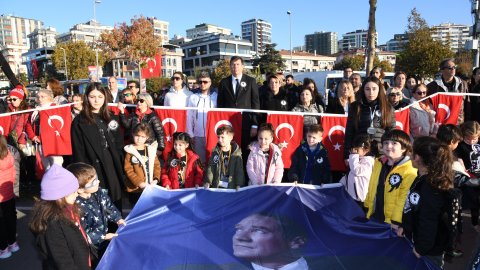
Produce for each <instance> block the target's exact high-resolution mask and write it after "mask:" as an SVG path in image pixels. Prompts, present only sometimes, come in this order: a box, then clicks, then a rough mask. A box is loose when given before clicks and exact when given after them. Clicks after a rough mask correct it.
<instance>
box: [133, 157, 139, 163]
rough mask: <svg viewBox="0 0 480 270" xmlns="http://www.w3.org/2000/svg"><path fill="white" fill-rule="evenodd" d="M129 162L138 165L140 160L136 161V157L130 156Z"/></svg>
mask: <svg viewBox="0 0 480 270" xmlns="http://www.w3.org/2000/svg"><path fill="white" fill-rule="evenodd" d="M131 161H132V163H133V164H138V163H140V160H138V158H137V157H136V156H132V159H131Z"/></svg>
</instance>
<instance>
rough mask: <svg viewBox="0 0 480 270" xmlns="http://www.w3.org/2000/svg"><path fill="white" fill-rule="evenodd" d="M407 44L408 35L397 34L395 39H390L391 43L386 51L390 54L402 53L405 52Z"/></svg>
mask: <svg viewBox="0 0 480 270" xmlns="http://www.w3.org/2000/svg"><path fill="white" fill-rule="evenodd" d="M407 43H408V35H407V34H395V35H393V39H390V40H389V41H387V43H386V45H387V47H386V50H387V51H389V52H401V51H403V47H404V46H405V44H407Z"/></svg>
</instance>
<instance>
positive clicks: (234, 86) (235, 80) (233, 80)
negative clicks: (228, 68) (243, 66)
mask: <svg viewBox="0 0 480 270" xmlns="http://www.w3.org/2000/svg"><path fill="white" fill-rule="evenodd" d="M242 75H243V74H241V75H240V77H238V78H235V77H234V76H233V75H232V87H233V94H235V95H236V94H237V93H235V88H236V86H237V80H238V83H242Z"/></svg>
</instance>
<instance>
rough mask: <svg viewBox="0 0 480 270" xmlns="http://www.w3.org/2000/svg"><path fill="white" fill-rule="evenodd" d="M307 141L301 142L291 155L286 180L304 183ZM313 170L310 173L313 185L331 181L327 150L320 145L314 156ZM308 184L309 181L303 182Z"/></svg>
mask: <svg viewBox="0 0 480 270" xmlns="http://www.w3.org/2000/svg"><path fill="white" fill-rule="evenodd" d="M306 148H308V145H307V143H302V144H301V145H300V146H298V147H297V149H296V150H295V152H294V153H293V155H292V165H291V166H290V170H289V171H288V180H289V181H291V182H293V181H298V182H299V183H304V182H303V181H304V178H305V171H306V168H307V157H308V154H307V150H306ZM314 160H315V162H314V163H313V172H312V173H311V177H312V183H311V184H313V185H320V184H329V183H331V182H332V173H331V170H330V162H329V161H328V154H327V150H326V149H325V147H323V145H321V148H320V151H319V153H318V155H316V156H315V158H314ZM305 184H309V183H305Z"/></svg>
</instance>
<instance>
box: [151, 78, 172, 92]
mask: <svg viewBox="0 0 480 270" xmlns="http://www.w3.org/2000/svg"><path fill="white" fill-rule="evenodd" d="M146 85H147V91H151V92H159V91H160V90H161V89H163V88H165V87H166V86H169V85H170V78H166V77H157V78H155V77H152V78H149V79H146Z"/></svg>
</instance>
